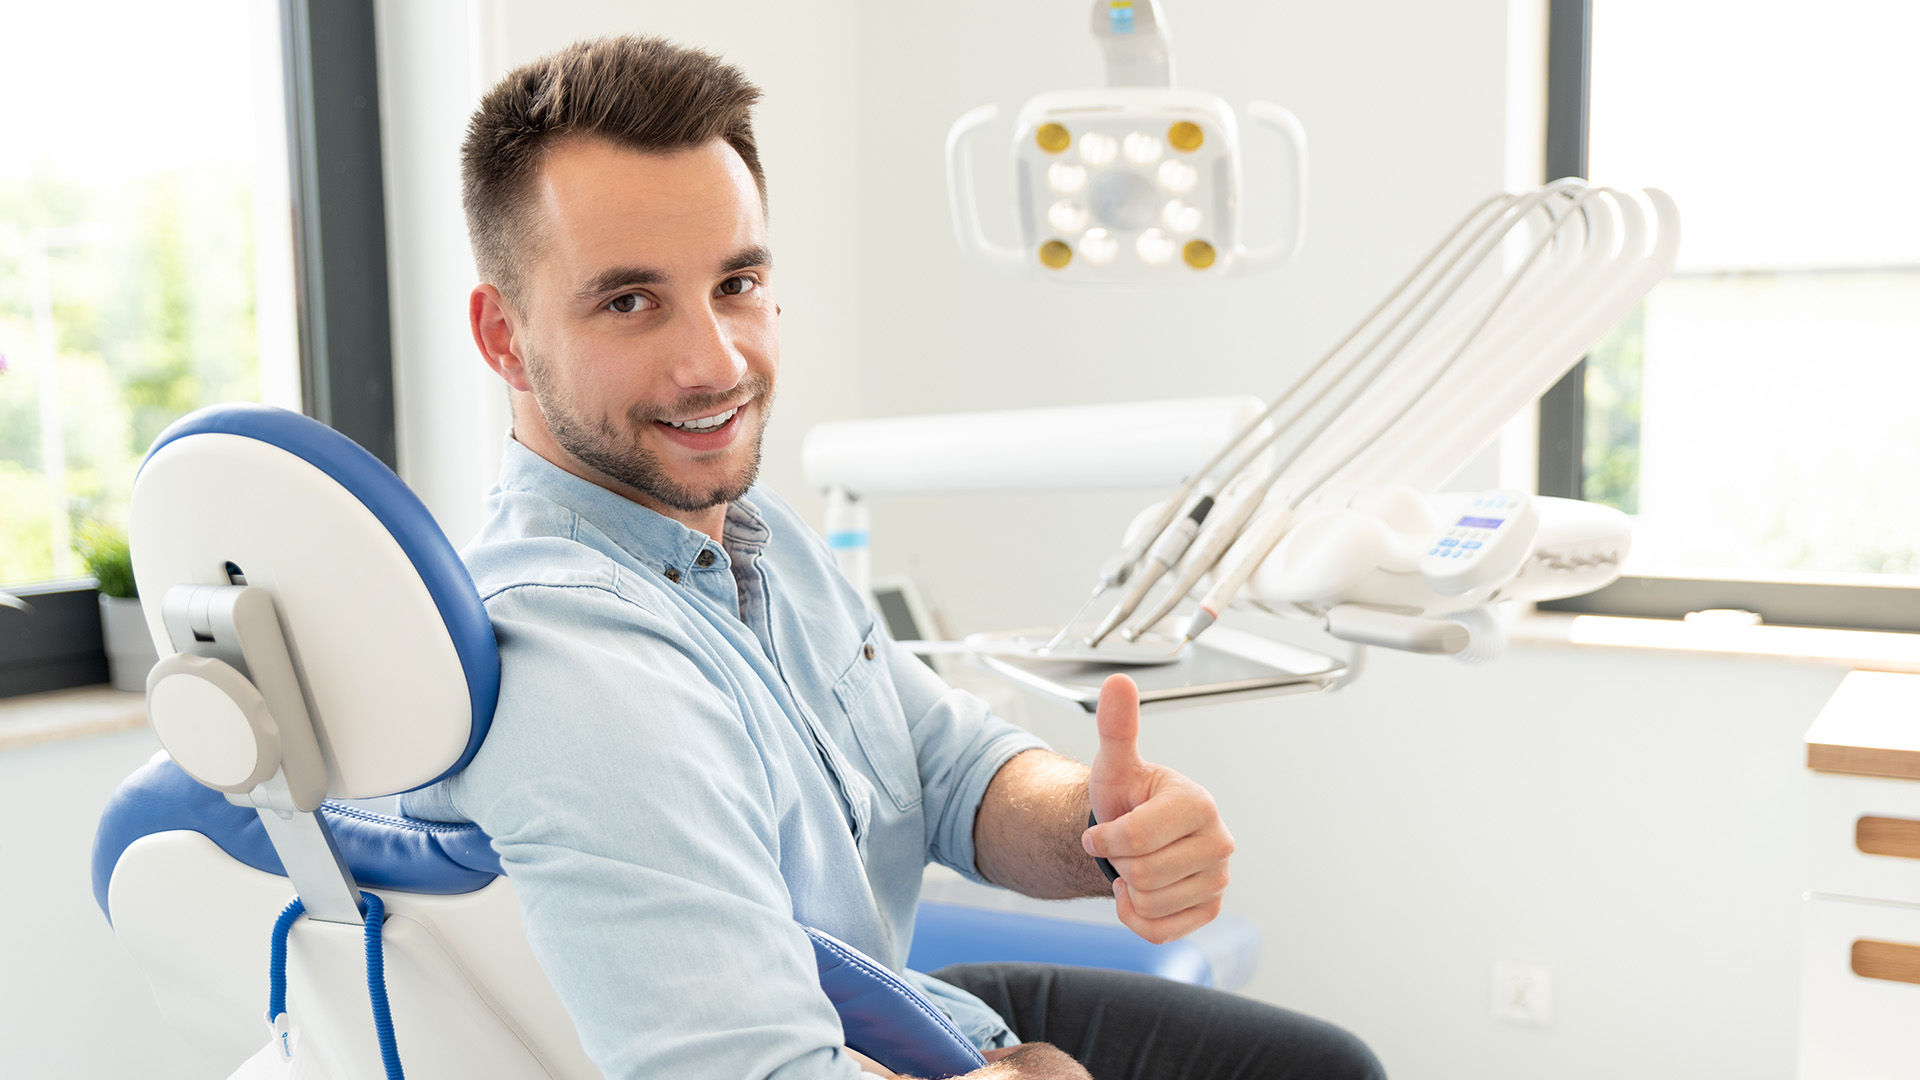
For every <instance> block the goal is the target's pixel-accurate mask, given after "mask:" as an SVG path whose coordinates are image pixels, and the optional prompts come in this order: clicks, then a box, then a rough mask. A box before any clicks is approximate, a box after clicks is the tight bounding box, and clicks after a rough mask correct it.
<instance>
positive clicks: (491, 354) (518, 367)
mask: <svg viewBox="0 0 1920 1080" xmlns="http://www.w3.org/2000/svg"><path fill="white" fill-rule="evenodd" d="M467 321H468V323H470V324H471V325H472V327H473V343H474V344H475V345H477V346H479V348H480V356H481V358H482V359H484V360H485V361H486V362H487V366H488V367H490V368H492V369H493V370H494V374H496V375H499V376H500V378H501V380H502V381H503V382H505V383H506V384H507V385H508V386H511V387H512V388H514V389H515V390H519V391H521V392H523V393H527V392H531V391H532V390H533V384H532V383H530V382H528V381H527V365H526V361H525V358H524V357H522V356H521V354H520V352H519V349H518V348H517V346H516V343H515V342H516V338H517V336H518V331H517V329H516V327H515V326H514V315H513V311H512V308H511V305H509V304H508V303H507V300H506V297H503V296H501V295H500V290H499V289H496V288H494V287H493V286H492V285H476V286H474V287H473V292H472V293H471V294H469V295H468V296H467Z"/></svg>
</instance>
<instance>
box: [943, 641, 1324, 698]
mask: <svg viewBox="0 0 1920 1080" xmlns="http://www.w3.org/2000/svg"><path fill="white" fill-rule="evenodd" d="M1053 630H1054V628H1042V629H1028V630H1006V631H999V632H996V633H989V634H975V635H972V636H970V637H968V638H967V644H968V645H969V646H973V647H975V648H977V649H978V650H979V651H976V652H971V653H969V658H970V659H971V660H972V661H973V662H974V663H976V664H979V665H980V666H981V667H984V668H986V669H987V670H988V671H990V672H992V673H993V674H994V675H996V676H998V677H1000V678H1002V679H1005V680H1007V681H1008V682H1011V683H1013V684H1015V685H1017V686H1021V687H1024V688H1026V689H1029V690H1034V691H1038V692H1039V693H1041V694H1045V695H1046V696H1048V697H1053V698H1059V699H1061V700H1063V701H1068V702H1072V703H1073V704H1075V705H1078V706H1080V707H1081V708H1082V709H1084V710H1086V711H1087V712H1089V713H1091V712H1093V711H1094V710H1095V708H1096V707H1097V706H1098V705H1099V702H1100V684H1101V683H1102V682H1104V681H1105V680H1106V678H1107V676H1109V675H1112V674H1114V673H1115V672H1122V673H1125V674H1126V675H1128V676H1130V677H1131V678H1132V679H1133V681H1134V683H1135V684H1136V685H1138V686H1139V687H1140V708H1141V712H1142V713H1146V712H1164V711H1170V710H1172V709H1175V708H1179V707H1183V706H1194V705H1214V704H1220V703H1223V702H1228V701H1244V700H1252V699H1254V698H1263V697H1273V696H1275V695H1279V694H1298V693H1310V692H1313V691H1317V690H1326V689H1329V688H1330V687H1332V685H1333V684H1334V683H1335V682H1337V681H1339V679H1340V678H1341V677H1342V676H1343V675H1345V674H1346V672H1347V665H1346V663H1345V662H1344V661H1342V660H1338V659H1335V658H1334V657H1331V656H1326V655H1324V654H1322V653H1317V652H1313V651H1311V650H1308V649H1302V648H1298V647H1296V646H1292V645H1287V644H1284V643H1282V642H1278V641H1274V640H1272V639H1270V638H1264V637H1260V636H1259V635H1257V634H1249V633H1247V632H1246V631H1244V630H1235V629H1233V628H1232V627H1227V626H1214V627H1213V628H1211V629H1210V630H1208V631H1207V632H1206V633H1205V634H1203V635H1201V636H1200V637H1199V638H1198V639H1196V640H1195V641H1193V642H1192V643H1190V644H1189V645H1188V646H1187V647H1186V649H1185V650H1183V651H1182V652H1181V653H1180V654H1179V656H1178V657H1176V658H1175V659H1174V660H1173V661H1172V662H1170V663H1160V664H1151V665H1143V664H1140V663H1138V662H1134V663H1099V662H1095V661H1091V660H1081V659H1072V660H1059V659H1050V658H1043V657H1041V656H1038V655H1022V654H1021V651H1020V650H1018V649H1009V648H1007V647H1006V646H1007V645H1010V644H1013V643H1015V642H1017V641H1041V642H1045V641H1047V640H1048V639H1050V638H1051V637H1052V636H1053Z"/></svg>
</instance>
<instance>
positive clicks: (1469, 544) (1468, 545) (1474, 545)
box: [1460, 540, 1480, 551]
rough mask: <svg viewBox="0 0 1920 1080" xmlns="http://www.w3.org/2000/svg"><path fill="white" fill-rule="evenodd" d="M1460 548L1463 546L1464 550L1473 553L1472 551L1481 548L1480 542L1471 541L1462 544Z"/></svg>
mask: <svg viewBox="0 0 1920 1080" xmlns="http://www.w3.org/2000/svg"><path fill="white" fill-rule="evenodd" d="M1460 546H1461V547H1463V548H1466V549H1467V550H1468V551H1472V550H1473V549H1474V548H1477V547H1479V546H1480V541H1478V540H1469V541H1467V542H1466V543H1464V544H1461V545H1460Z"/></svg>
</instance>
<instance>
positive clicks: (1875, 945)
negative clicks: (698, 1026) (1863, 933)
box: [1853, 938, 1920, 985]
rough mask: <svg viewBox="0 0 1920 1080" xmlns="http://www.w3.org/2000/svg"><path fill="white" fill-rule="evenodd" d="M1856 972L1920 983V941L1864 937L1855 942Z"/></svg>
mask: <svg viewBox="0 0 1920 1080" xmlns="http://www.w3.org/2000/svg"><path fill="white" fill-rule="evenodd" d="M1853 973H1854V974H1855V975H1859V976H1862V977H1864V978H1868V979H1886V980H1887V981H1889V982H1903V983H1914V984H1916V985H1920V945H1903V944H1901V943H1900V942H1897V941H1874V940H1872V939H1871V938H1861V939H1859V940H1857V941H1855V942H1854V943H1853Z"/></svg>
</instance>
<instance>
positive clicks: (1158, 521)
mask: <svg viewBox="0 0 1920 1080" xmlns="http://www.w3.org/2000/svg"><path fill="white" fill-rule="evenodd" d="M1517 201H1519V200H1518V197H1515V196H1509V195H1504V194H1501V195H1493V196H1490V197H1488V198H1486V199H1484V200H1482V201H1481V202H1480V203H1479V205H1477V206H1475V207H1474V208H1473V209H1472V210H1470V211H1468V212H1467V214H1466V215H1465V216H1464V217H1462V218H1461V219H1460V221H1459V223H1458V224H1456V225H1455V226H1454V227H1453V230H1452V231H1451V232H1449V233H1448V234H1447V236H1446V238H1445V239H1443V240H1442V241H1441V242H1440V243H1439V244H1438V245H1436V246H1435V247H1434V248H1433V249H1432V250H1431V251H1429V252H1428V253H1427V255H1426V257H1425V258H1423V259H1421V260H1420V262H1419V264H1417V265H1416V266H1415V267H1414V268H1413V270H1411V271H1410V272H1408V274H1407V275H1406V276H1405V277H1404V278H1402V279H1401V280H1400V282H1399V283H1398V284H1397V285H1395V286H1394V288H1393V290H1392V291H1391V292H1389V293H1388V294H1387V296H1386V297H1385V298H1383V299H1382V300H1381V301H1380V303H1378V304H1376V305H1375V306H1374V308H1373V310H1372V311H1370V312H1368V313H1367V315H1366V317H1365V318H1363V319H1361V320H1360V321H1359V322H1358V323H1356V324H1355V325H1354V327H1353V329H1352V330H1350V331H1348V332H1347V335H1346V336H1345V337H1343V338H1341V339H1340V341H1339V342H1338V343H1336V344H1335V345H1334V346H1333V348H1331V349H1329V350H1327V352H1326V353H1324V354H1323V355H1322V356H1321V357H1320V359H1319V360H1318V361H1317V362H1315V363H1314V365H1313V367H1312V368H1310V369H1309V370H1308V371H1307V372H1306V373H1305V374H1304V375H1302V376H1301V377H1300V378H1298V379H1296V380H1295V381H1294V382H1293V384H1292V385H1291V386H1289V387H1288V388H1287V389H1286V390H1285V391H1284V392H1282V393H1281V395H1280V396H1279V397H1278V398H1275V399H1274V401H1273V403H1272V404H1270V405H1268V406H1267V407H1266V408H1265V409H1264V410H1262V411H1261V412H1260V414H1259V415H1257V416H1255V417H1254V418H1253V419H1251V420H1249V421H1248V422H1247V423H1246V424H1244V425H1242V426H1241V428H1240V430H1239V431H1237V432H1235V433H1234V434H1233V436H1232V437H1231V438H1229V439H1227V440H1226V442H1224V443H1223V444H1221V446H1220V449H1218V450H1216V451H1215V452H1214V454H1213V456H1212V457H1210V458H1208V459H1207V461H1206V462H1205V463H1204V464H1203V465H1202V466H1201V467H1200V468H1199V469H1197V470H1195V471H1194V473H1193V475H1192V476H1190V477H1189V478H1188V479H1187V480H1186V481H1185V482H1183V483H1182V484H1181V485H1180V487H1179V488H1178V489H1177V490H1176V491H1175V492H1174V493H1173V495H1172V497H1171V498H1169V499H1168V500H1167V501H1166V503H1165V504H1164V505H1163V506H1162V508H1161V510H1160V512H1159V513H1158V514H1157V515H1156V516H1155V517H1154V519H1153V520H1152V522H1151V523H1150V524H1149V525H1148V526H1147V528H1146V529H1144V530H1142V532H1141V533H1140V534H1139V536H1138V537H1136V538H1135V540H1134V541H1133V542H1132V543H1130V544H1127V545H1126V546H1125V547H1124V548H1123V549H1122V550H1121V551H1119V552H1118V553H1116V554H1115V555H1114V556H1113V557H1112V558H1110V559H1108V560H1107V562H1106V563H1105V564H1103V565H1102V567H1101V569H1100V573H1099V577H1098V580H1097V581H1096V582H1095V584H1094V588H1093V594H1092V595H1091V596H1089V597H1088V598H1087V601H1086V602H1085V603H1084V604H1082V605H1081V607H1080V610H1079V611H1077V612H1075V613H1074V616H1073V618H1071V619H1069V620H1067V622H1066V624H1065V625H1063V626H1062V627H1061V628H1060V631H1059V633H1057V634H1055V635H1054V638H1053V640H1051V641H1049V642H1048V643H1047V646H1046V648H1045V649H1043V650H1042V651H1047V650H1050V649H1052V648H1055V647H1057V646H1058V645H1059V644H1060V642H1062V641H1064V640H1065V639H1066V637H1067V634H1068V633H1069V632H1070V631H1071V628H1072V626H1073V624H1074V623H1076V622H1078V621H1079V620H1080V618H1081V616H1082V615H1084V614H1085V613H1086V612H1087V610H1088V609H1089V608H1091V607H1092V606H1093V604H1094V603H1095V602H1096V601H1098V600H1099V598H1100V597H1101V596H1102V595H1103V594H1104V593H1106V592H1107V590H1109V589H1111V588H1113V587H1115V586H1116V585H1122V584H1125V583H1127V581H1128V580H1129V579H1130V578H1131V577H1132V575H1133V572H1134V570H1135V568H1136V567H1137V566H1138V565H1139V564H1140V562H1141V560H1142V559H1143V558H1144V557H1145V556H1146V555H1147V554H1148V552H1149V551H1150V550H1151V549H1152V548H1153V547H1154V545H1155V544H1156V542H1158V541H1159V540H1160V538H1161V536H1162V534H1163V533H1165V532H1166V530H1167V527H1168V526H1169V525H1170V524H1172V523H1173V521H1174V518H1175V517H1176V516H1177V515H1178V514H1179V512H1180V507H1181V506H1183V505H1186V500H1187V499H1188V498H1189V497H1190V496H1191V495H1193V494H1194V492H1195V491H1198V492H1199V493H1200V494H1201V495H1202V497H1204V498H1209V499H1210V498H1211V497H1212V496H1214V495H1216V494H1218V493H1219V492H1220V491H1221V490H1222V489H1223V488H1225V487H1226V486H1227V485H1228V484H1230V483H1231V482H1232V481H1233V479H1234V478H1235V477H1236V476H1237V475H1239V473H1240V472H1241V471H1242V470H1244V469H1245V468H1246V467H1247V465H1248V464H1250V463H1251V462H1252V460H1253V459H1254V457H1255V456H1256V455H1258V454H1259V453H1260V452H1261V451H1262V450H1264V449H1266V448H1267V446H1269V445H1271V444H1272V443H1273V441H1274V440H1275V439H1277V438H1279V437H1280V435H1282V434H1284V433H1285V432H1286V431H1287V430H1288V428H1289V427H1290V426H1291V425H1292V424H1294V423H1297V422H1298V421H1299V420H1300V419H1301V418H1302V417H1304V416H1305V414H1306V413H1307V412H1309V411H1311V410H1312V409H1313V408H1314V406H1316V405H1318V404H1319V403H1320V401H1321V400H1323V399H1324V398H1325V396H1326V394H1327V393H1328V392H1329V391H1330V390H1331V389H1332V388H1333V387H1335V386H1338V385H1339V384H1340V382H1341V381H1343V380H1344V379H1345V378H1346V377H1347V376H1348V375H1350V374H1351V373H1352V371H1353V369H1354V367H1355V366H1357V365H1358V364H1359V363H1360V362H1361V361H1362V360H1364V359H1365V358H1366V357H1367V356H1368V355H1370V354H1371V353H1372V351H1373V350H1374V349H1375V348H1378V347H1379V344H1380V342H1381V341H1382V340H1384V339H1385V338H1386V336H1387V335H1389V334H1391V333H1392V332H1393V331H1394V329H1395V328H1397V327H1398V325H1399V324H1400V322H1401V321H1402V320H1404V319H1405V318H1406V316H1407V314H1408V313H1409V312H1411V310H1412V309H1413V307H1417V306H1418V305H1419V304H1420V303H1421V301H1422V300H1424V299H1425V298H1426V296H1427V294H1428V293H1429V292H1431V290H1432V285H1431V284H1429V285H1428V286H1427V288H1426V289H1423V290H1422V291H1421V293H1420V295H1419V296H1418V297H1416V298H1415V299H1414V300H1413V302H1412V304H1411V305H1409V308H1408V311H1404V312H1402V313H1401V314H1400V315H1399V316H1397V317H1395V318H1394V320H1393V321H1392V322H1390V323H1389V324H1388V325H1387V326H1386V327H1385V328H1384V329H1383V330H1381V331H1380V334H1379V335H1378V336H1376V337H1375V338H1374V340H1373V341H1372V342H1371V343H1370V344H1369V345H1368V346H1367V347H1366V348H1365V349H1363V350H1361V351H1360V353H1359V355H1358V356H1357V357H1355V358H1354V359H1353V360H1351V361H1349V362H1348V363H1347V365H1346V366H1345V367H1344V368H1343V369H1342V370H1341V371H1340V372H1339V374H1337V375H1335V376H1334V377H1333V378H1332V379H1331V380H1329V382H1328V385H1327V386H1326V387H1323V388H1322V389H1321V390H1320V392H1319V393H1317V394H1315V395H1314V397H1313V399H1312V400H1311V401H1309V402H1307V403H1306V405H1305V406H1303V407H1302V408H1301V409H1299V410H1298V411H1297V414H1296V415H1293V416H1290V417H1289V418H1288V420H1287V422H1286V423H1285V424H1280V425H1276V426H1275V428H1274V430H1273V431H1271V432H1269V433H1268V434H1267V435H1266V436H1265V437H1264V438H1261V439H1259V440H1258V442H1257V443H1255V444H1254V445H1251V446H1247V447H1245V448H1243V449H1241V452H1240V453H1238V454H1234V451H1235V450H1236V449H1237V448H1241V447H1242V444H1243V443H1247V442H1248V440H1250V439H1252V438H1253V437H1254V436H1255V435H1257V434H1258V433H1259V431H1260V428H1261V427H1262V426H1263V425H1265V424H1266V423H1267V421H1269V420H1271V419H1272V418H1273V416H1274V414H1276V413H1277V412H1279V411H1280V409H1281V408H1282V407H1283V406H1285V405H1286V404H1287V403H1288V402H1289V401H1291V400H1292V399H1293V398H1294V396H1295V395H1296V394H1298V393H1299V392H1300V391H1301V389H1302V388H1303V387H1305V386H1306V385H1307V384H1308V383H1310V382H1311V381H1313V379H1314V378H1316V377H1317V376H1318V375H1319V374H1320V373H1321V372H1322V371H1324V370H1326V368H1327V367H1328V365H1329V364H1331V363H1332V362H1333V361H1334V359H1335V358H1336V357H1338V356H1340V355H1341V353H1342V352H1343V351H1345V350H1346V348H1347V347H1348V346H1349V345H1351V344H1352V343H1353V342H1354V340H1355V339H1356V338H1358V337H1359V336H1360V335H1361V333H1362V332H1364V331H1365V330H1366V329H1367V328H1368V327H1369V326H1371V325H1373V323H1374V321H1375V320H1376V319H1378V318H1379V317H1380V316H1381V315H1382V314H1383V313H1384V312H1386V311H1387V310H1388V309H1389V308H1391V307H1392V306H1393V305H1394V304H1395V303H1397V302H1398V301H1399V300H1400V298H1401V297H1402V295H1404V294H1405V293H1406V291H1407V290H1408V289H1409V288H1411V287H1412V286H1413V284H1414V283H1415V282H1416V281H1418V280H1419V279H1420V278H1421V276H1422V275H1424V274H1425V273H1426V272H1427V270H1428V268H1429V267H1431V266H1432V264H1433V262H1434V260H1436V259H1438V258H1439V257H1440V255H1441V254H1442V253H1443V252H1444V251H1446V250H1447V249H1448V248H1449V247H1451V246H1452V245H1453V243H1454V241H1455V240H1457V239H1459V237H1460V235H1461V234H1462V233H1464V232H1465V231H1466V230H1467V227H1468V226H1470V225H1472V224H1473V223H1474V221H1475V220H1477V219H1478V218H1480V217H1481V216H1482V215H1483V214H1485V213H1486V211H1487V209H1488V208H1489V207H1492V206H1495V205H1500V204H1504V205H1501V211H1500V213H1501V214H1504V213H1505V211H1506V210H1507V209H1509V208H1510V207H1511V206H1512V204H1513V203H1515V202H1517ZM1498 216H1499V215H1496V217H1498ZM1484 228H1485V226H1482V229H1483V230H1484ZM1469 243H1471V241H1469ZM1459 257H1460V253H1456V254H1455V256H1454V258H1453V259H1452V260H1449V262H1448V264H1447V266H1446V268H1444V269H1442V270H1441V271H1440V274H1441V275H1442V276H1444V275H1445V274H1446V273H1447V272H1448V271H1450V270H1451V269H1452V266H1453V264H1454V263H1456V262H1458V260H1459ZM1230 455H1232V456H1233V458H1234V460H1233V462H1232V464H1231V466H1230V467H1229V468H1227V469H1225V470H1222V472H1221V475H1220V476H1213V475H1211V474H1212V473H1213V471H1214V470H1215V469H1216V468H1217V467H1218V466H1219V465H1220V463H1221V462H1223V461H1226V460H1227V459H1228V457H1229V456H1230ZM1209 508H1211V504H1210V503H1209ZM1205 517H1206V514H1205V512H1204V511H1203V512H1202V513H1201V515H1200V520H1201V521H1204V520H1205ZM1190 540H1191V537H1189V541H1190ZM1183 548H1184V545H1183ZM1176 557H1177V556H1176ZM1169 565H1171V564H1169ZM1164 572H1165V571H1164V569H1163V570H1161V571H1160V573H1164ZM1202 572H1203V573H1204V571H1202ZM1156 576H1157V575H1156ZM1149 584H1151V583H1149ZM1146 592H1147V590H1146V589H1140V588H1136V589H1134V590H1130V593H1129V596H1131V597H1132V601H1131V603H1129V602H1128V600H1127V599H1126V598H1123V599H1122V600H1121V602H1120V603H1119V604H1118V605H1117V609H1119V610H1120V616H1119V618H1118V619H1113V620H1112V622H1113V624H1114V625H1118V623H1119V622H1120V621H1121V620H1123V619H1125V618H1126V617H1127V616H1128V615H1131V614H1132V613H1133V611H1134V609H1135V608H1137V607H1138V606H1139V603H1140V600H1141V599H1142V598H1144V597H1145V595H1146ZM1109 617H1110V618H1111V616H1109ZM1111 630H1112V626H1105V627H1104V629H1103V630H1102V631H1100V632H1097V633H1096V634H1095V635H1094V637H1093V639H1092V640H1093V643H1095V644H1097V643H1098V641H1099V640H1101V639H1104V638H1105V636H1106V634H1107V633H1108V632H1111Z"/></svg>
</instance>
